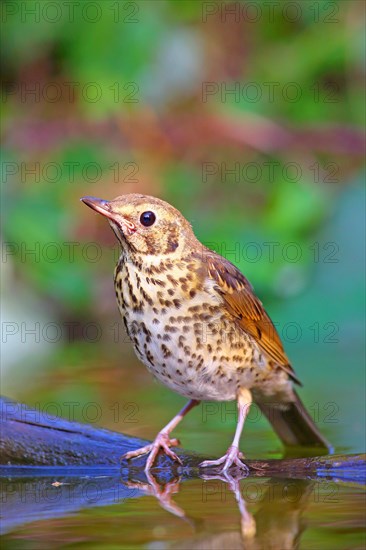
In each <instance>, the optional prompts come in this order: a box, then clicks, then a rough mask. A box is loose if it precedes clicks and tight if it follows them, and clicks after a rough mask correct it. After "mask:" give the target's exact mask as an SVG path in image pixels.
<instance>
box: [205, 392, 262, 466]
mask: <svg viewBox="0 0 366 550" xmlns="http://www.w3.org/2000/svg"><path fill="white" fill-rule="evenodd" d="M251 403H252V394H251V393H250V391H249V390H247V389H245V388H242V389H240V390H239V393H238V413H239V415H238V423H237V425H236V430H235V436H234V440H233V442H232V444H231V446H230V447H229V448H228V450H227V453H226V454H225V455H224V456H222V457H221V458H219V459H218V460H205V461H204V462H201V464H200V466H201V468H209V467H212V466H220V465H221V464H223V467H222V468H221V471H222V472H224V473H225V472H227V471H228V470H229V468H230V467H231V466H236V467H237V468H239V469H240V470H242V471H244V472H245V473H246V474H248V473H249V469H248V466H246V465H245V464H244V463H243V462H242V461H241V460H240V459H241V458H244V456H243V453H241V452H240V451H239V441H240V436H241V432H242V431H243V427H244V422H245V419H246V417H247V416H248V412H249V407H250V405H251Z"/></svg>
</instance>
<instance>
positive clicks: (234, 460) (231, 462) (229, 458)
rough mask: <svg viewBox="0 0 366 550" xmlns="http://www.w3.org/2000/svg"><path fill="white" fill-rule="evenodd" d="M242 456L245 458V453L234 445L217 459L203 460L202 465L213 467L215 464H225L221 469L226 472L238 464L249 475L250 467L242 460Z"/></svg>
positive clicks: (202, 466)
mask: <svg viewBox="0 0 366 550" xmlns="http://www.w3.org/2000/svg"><path fill="white" fill-rule="evenodd" d="M241 458H244V455H243V453H241V452H240V451H239V449H238V447H235V446H234V445H232V446H231V447H229V448H228V450H227V453H226V454H225V455H224V456H222V457H221V458H218V459H217V460H205V461H204V462H201V464H200V467H201V468H211V467H213V466H220V465H221V464H223V468H221V471H222V472H223V473H225V472H227V471H228V470H229V469H230V468H231V466H236V467H237V468H239V469H240V470H241V471H243V472H245V473H246V474H247V475H248V474H249V468H248V466H246V465H245V464H244V462H242V461H241V460H240V459H241Z"/></svg>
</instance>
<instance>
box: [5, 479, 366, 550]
mask: <svg viewBox="0 0 366 550" xmlns="http://www.w3.org/2000/svg"><path fill="white" fill-rule="evenodd" d="M33 473H34V472H33ZM351 477H352V476H350V473H348V480H347V481H343V480H340V479H317V480H310V479H307V480H306V479H302V480H299V479H282V478H272V479H269V478H260V477H249V478H246V479H243V480H241V481H240V482H239V483H238V485H237V487H236V488H235V487H231V488H230V486H229V484H228V483H226V482H224V481H221V480H219V479H211V480H203V479H191V480H186V481H183V482H179V480H178V479H172V480H171V481H170V482H168V483H167V484H165V486H159V485H157V484H156V485H155V487H153V486H152V485H149V484H147V483H143V482H141V481H133V480H127V479H122V478H121V476H120V473H119V471H118V469H116V470H114V471H113V472H112V471H109V472H107V471H103V470H102V469H100V471H99V472H95V471H94V472H93V473H92V474H91V475H86V474H85V472H83V473H80V474H78V473H77V469H74V470H73V471H70V470H69V471H68V472H66V473H62V470H60V469H58V470H56V469H55V470H54V472H53V473H52V474H51V473H50V471H48V473H47V475H44V476H42V477H39V476H34V475H33V476H32V477H24V472H23V473H22V474H21V477H19V476H14V477H12V478H9V477H8V478H6V479H5V478H3V480H2V502H3V518H2V530H3V533H4V534H3V538H2V543H3V548H20V549H28V548H31V549H33V548H37V549H46V548H47V549H48V548H50V545H52V548H64V547H67V548H92V549H94V548H95V549H96V548H109V549H115V548H119V549H126V550H127V549H133V548H146V549H151V550H152V549H170V548H172V549H187V548H195V549H196V548H197V549H205V550H208V549H222V548H227V549H229V550H235V549H242V548H250V549H261V548H266V549H267V548H269V549H273V550H274V549H278V550H286V549H292V548H300V549H302V548H303V549H307V550H308V549H309V550H310V549H314V550H318V549H319V548H322V549H332V550H337V549H342V550H343V549H345V548H347V549H351V548H352V549H361V548H363V547H364V544H365V532H364V526H365V492H364V490H363V487H362V485H361V484H360V479H356V481H351V479H350V478H351ZM355 477H356V478H357V475H355ZM235 489H236V493H235ZM154 491H155V494H156V495H158V496H154V494H153V493H154Z"/></svg>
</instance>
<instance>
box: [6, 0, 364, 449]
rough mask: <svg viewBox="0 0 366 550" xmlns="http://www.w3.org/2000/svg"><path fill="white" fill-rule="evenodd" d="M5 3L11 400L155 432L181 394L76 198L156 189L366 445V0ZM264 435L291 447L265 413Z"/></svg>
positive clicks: (320, 407) (336, 423) (213, 433)
mask: <svg viewBox="0 0 366 550" xmlns="http://www.w3.org/2000/svg"><path fill="white" fill-rule="evenodd" d="M57 6H59V8H58V7H57ZM67 6H68V7H67ZM1 9H2V21H3V26H2V27H3V28H2V67H3V72H2V101H1V111H2V112H1V115H2V117H1V120H2V124H1V134H2V220H3V225H2V239H3V254H2V270H3V273H2V281H3V287H2V295H1V297H2V304H3V305H2V307H3V309H2V359H3V368H2V393H5V394H7V395H8V396H10V397H13V398H15V399H18V400H22V401H25V402H27V403H28V404H29V405H33V406H38V407H39V408H40V409H41V410H43V411H47V412H49V413H50V414H59V415H62V416H66V417H67V418H70V419H75V420H82V421H85V422H96V423H98V424H100V425H102V426H105V427H108V428H111V429H114V430H120V431H124V432H128V433H131V434H136V435H139V436H145V437H153V436H154V434H155V432H156V431H157V430H158V429H160V428H161V427H162V426H163V425H164V424H165V423H166V422H167V421H168V419H169V418H170V417H171V416H172V415H173V414H174V413H175V412H176V410H177V409H178V407H180V406H181V404H182V403H183V402H184V400H183V399H182V398H181V397H179V396H177V395H175V394H173V393H172V392H170V391H168V390H167V389H165V388H164V387H162V386H160V385H159V384H157V383H156V382H154V381H153V380H152V378H151V377H150V375H149V374H148V373H147V371H146V370H145V368H144V367H143V366H142V365H141V364H140V363H139V362H138V360H137V359H136V358H135V356H134V353H133V350H132V347H131V346H130V344H129V343H128V342H127V341H126V337H125V335H124V332H123V329H122V326H121V321H120V318H119V315H118V312H117V307H116V304H115V299H114V289H113V283H112V274H113V268H114V264H115V262H116V259H117V258H118V248H117V245H116V243H115V239H114V236H113V234H112V232H111V231H110V229H109V227H108V224H107V223H106V222H105V220H103V219H100V218H99V217H98V216H96V215H95V214H94V213H93V212H91V211H90V210H89V209H87V208H85V206H84V205H82V204H81V203H80V202H79V198H80V197H81V196H84V195H95V196H99V197H102V198H106V199H111V198H113V197H115V196H117V195H121V194H124V193H131V192H139V193H146V194H151V195H157V196H159V197H161V198H163V199H165V200H167V201H169V202H171V203H173V204H174V205H175V206H176V207H177V208H178V209H180V210H181V211H182V212H183V213H184V215H185V216H186V217H187V218H188V219H189V220H190V221H191V222H192V224H193V227H194V229H195V232H196V234H197V236H198V237H199V238H200V239H201V240H202V241H203V242H204V243H205V244H207V245H208V246H211V247H212V248H215V249H216V250H217V251H218V252H220V253H222V254H223V255H225V256H226V257H227V258H228V259H229V260H231V261H233V262H234V263H235V264H236V265H238V266H239V267H240V269H241V270H242V271H243V272H244V273H245V275H246V276H247V277H248V278H249V279H250V280H251V282H252V283H253V285H254V287H255V289H256V292H257V293H258V295H259V296H260V298H261V299H262V301H263V302H264V304H265V306H266V308H267V310H268V311H269V313H270V315H271V317H272V318H273V320H274V321H275V322H276V323H277V326H278V330H279V332H280V335H281V337H282V338H283V341H284V344H285V347H286V350H287V352H288V354H289V356H290V358H291V359H292V362H293V365H294V367H295V370H296V372H297V374H298V376H299V378H300V379H301V380H302V381H303V383H304V388H303V389H302V390H301V394H302V396H303V398H304V400H305V402H306V403H307V405H308V407H309V408H310V410H311V411H312V414H313V415H314V418H315V420H316V422H317V423H318V424H319V426H320V429H321V430H322V431H323V432H324V433H325V435H326V436H327V437H328V439H329V440H330V441H332V443H333V444H334V445H335V446H336V450H338V451H347V452H349V451H360V450H362V449H363V448H364V421H363V419H364V412H365V411H364V373H365V370H364V347H363V331H364V221H363V220H364V212H363V201H364V195H363V193H364V191H363V180H364V158H363V154H364V144H365V141H364V120H365V116H364V114H365V112H364V51H365V50H364V29H363V23H364V6H363V3H362V2H359V1H353V0H348V1H347V2H327V1H318V2H307V1H304V2H295V3H294V2H292V3H283V4H282V3H276V2H275V3H271V2H259V1H258V2H247V3H245V2H235V3H228V2H222V3H216V2H200V1H196V0H195V1H189V0H188V1H179V0H178V1H172V2H169V1H154V2H149V1H146V2H143V1H141V2H109V1H104V2H92V3H91V2H79V3H76V4H75V5H74V4H73V3H72V2H71V3H62V2H60V3H59V4H58V3H55V2H43V3H42V2H31V1H29V2H26V3H24V2H15V1H12V2H10V1H9V2H6V1H5V2H3V3H2V6H1ZM32 10H33V11H32ZM233 408H234V406H233V404H226V405H219V406H217V407H216V406H215V407H212V408H210V409H207V408H205V405H202V407H199V408H197V410H195V411H193V412H192V413H191V414H190V416H189V417H187V419H186V420H185V422H184V423H183V424H182V427H179V430H177V433H178V435H180V436H181V437H182V440H183V444H184V445H185V446H186V447H187V448H192V449H196V450H197V451H201V452H205V453H208V454H209V453H212V454H215V453H221V452H222V451H223V450H224V448H225V446H226V444H227V442H229V440H230V438H231V434H232V431H233V429H234V425H235V418H234V415H233V414H231V411H232V410H233ZM246 433H248V437H244V438H243V443H242V446H243V448H245V450H246V453H247V454H248V456H258V455H259V454H261V455H266V454H268V455H271V456H273V455H274V454H279V453H280V452H281V445H280V443H279V442H278V441H277V439H276V437H275V436H274V434H273V433H272V430H271V429H270V427H269V426H268V425H267V424H266V422H265V421H264V420H262V419H259V418H258V417H257V416H256V414H255V413H253V418H252V419H251V421H250V422H249V423H248V427H247V428H246ZM244 440H245V443H244Z"/></svg>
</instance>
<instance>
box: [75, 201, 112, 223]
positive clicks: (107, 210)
mask: <svg viewBox="0 0 366 550" xmlns="http://www.w3.org/2000/svg"><path fill="white" fill-rule="evenodd" d="M80 200H81V201H82V202H83V203H85V204H86V205H87V206H89V208H92V209H93V210H95V211H96V212H98V214H102V216H105V217H106V218H109V219H111V220H114V219H115V217H116V215H115V213H114V212H112V210H111V207H110V202H109V201H105V200H104V199H98V198H97V197H82V198H81V199H80Z"/></svg>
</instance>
